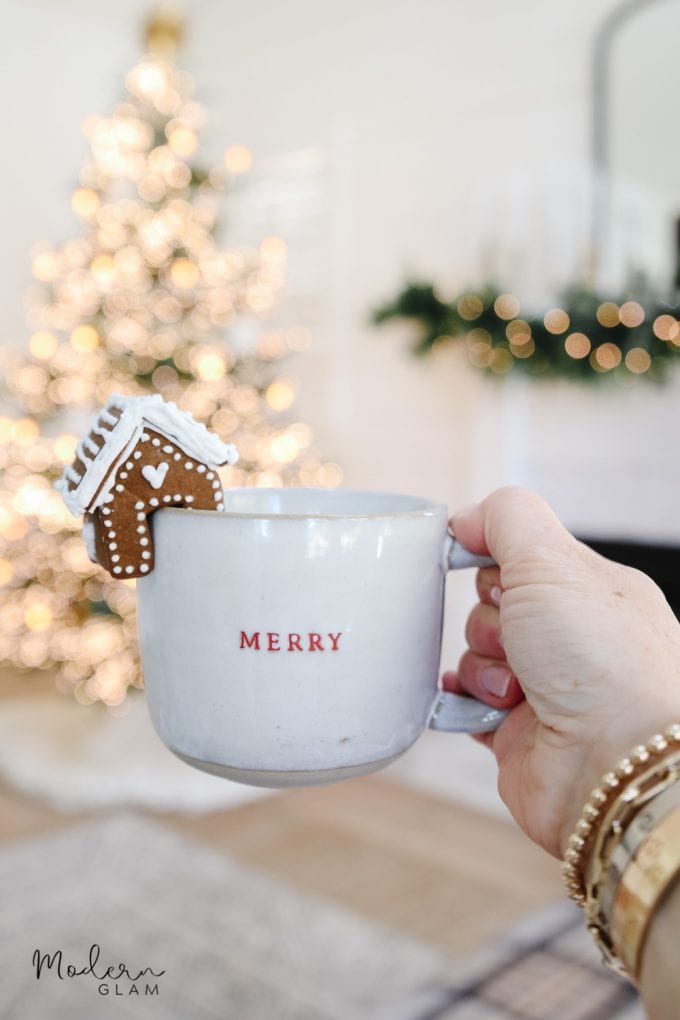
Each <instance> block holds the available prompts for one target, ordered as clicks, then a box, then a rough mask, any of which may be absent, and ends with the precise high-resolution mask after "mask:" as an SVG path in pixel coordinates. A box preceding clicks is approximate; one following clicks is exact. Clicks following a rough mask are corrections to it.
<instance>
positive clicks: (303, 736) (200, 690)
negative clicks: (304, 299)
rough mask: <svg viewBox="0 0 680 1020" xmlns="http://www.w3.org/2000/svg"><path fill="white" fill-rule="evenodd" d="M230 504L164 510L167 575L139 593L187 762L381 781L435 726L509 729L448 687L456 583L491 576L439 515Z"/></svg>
mask: <svg viewBox="0 0 680 1020" xmlns="http://www.w3.org/2000/svg"><path fill="white" fill-rule="evenodd" d="M224 501H225V506H226V510H225V511H224V512H222V513H217V512H214V511H200V510H184V509H182V510H172V509H168V510H160V511H159V512H158V513H156V514H155V515H154V517H153V537H154V543H155V549H156V565H155V569H154V571H153V573H152V574H150V575H149V576H148V577H145V578H143V579H141V580H140V581H138V585H137V591H138V596H139V626H140V639H141V648H142V660H143V667H144V678H145V684H146V691H147V696H148V702H149V709H150V713H151V718H152V721H153V724H154V726H155V728H156V730H157V732H158V734H159V736H160V737H161V739H162V740H163V741H164V742H165V743H166V744H167V746H168V747H169V748H170V749H171V750H172V751H174V753H175V754H177V755H179V756H180V757H181V758H183V759H184V760H185V761H187V762H189V763H190V764H192V765H195V766H197V767H198V768H201V769H204V770H206V771H208V772H214V773H217V774H219V775H223V776H226V777H228V778H230V779H236V780H238V781H241V782H246V783H253V784H256V785H263V786H293V785H303V784H311V783H319V782H329V781H332V780H336V779H342V778H345V777H348V776H351V775H358V774H361V773H364V772H370V771H373V770H375V769H378V768H381V767H382V766H383V765H386V764H387V763H389V762H390V761H392V760H393V759H394V758H396V757H397V756H398V755H400V754H402V753H403V752H404V751H405V750H406V749H407V748H408V747H410V746H411V744H412V743H413V742H414V741H415V740H416V739H417V737H418V736H419V734H420V733H421V732H422V731H423V729H424V728H425V727H426V726H427V725H428V724H430V725H433V726H434V727H435V728H439V729H451V730H458V731H461V730H464V731H468V732H469V731H473V732H474V731H482V730H488V729H493V728H495V726H497V725H498V723H499V721H500V719H501V718H502V713H498V712H494V711H493V710H489V709H488V707H487V706H484V705H481V704H480V703H479V702H476V701H474V700H472V699H468V698H457V697H456V696H455V695H449V694H442V693H441V692H438V690H437V679H438V673H439V657H440V650H441V632H442V613H443V599H444V577H445V573H446V570H447V569H449V568H450V567H452V566H453V567H455V566H458V565H460V566H466V565H473V564H475V563H478V562H480V561H479V560H478V558H475V557H470V556H469V555H468V554H465V553H464V551H463V550H460V549H459V547H458V549H456V548H455V545H454V543H453V541H452V539H451V538H450V536H448V534H447V516H448V515H447V510H446V507H445V506H444V505H443V504H439V503H432V502H429V501H427V500H424V499H418V498H416V497H412V496H398V495H391V494H388V493H371V492H351V491H346V490H333V491H329V490H323V489H254V488H250V489H232V490H229V491H227V492H226V493H225V496H224ZM458 560H460V562H458ZM486 562H488V561H486Z"/></svg>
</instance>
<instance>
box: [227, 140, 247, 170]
mask: <svg viewBox="0 0 680 1020" xmlns="http://www.w3.org/2000/svg"><path fill="white" fill-rule="evenodd" d="M224 165H225V167H226V168H227V170H228V171H229V173H231V174H245V173H247V171H248V170H250V168H251V166H252V165H253V154H252V152H251V151H250V149H248V148H246V146H245V145H230V146H229V148H228V149H227V151H226V152H225V154H224Z"/></svg>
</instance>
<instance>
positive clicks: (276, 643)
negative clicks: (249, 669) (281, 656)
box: [240, 630, 342, 652]
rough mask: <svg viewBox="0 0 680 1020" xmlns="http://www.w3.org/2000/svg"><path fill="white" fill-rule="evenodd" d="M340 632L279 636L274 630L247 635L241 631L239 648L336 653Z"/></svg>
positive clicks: (265, 650) (258, 650)
mask: <svg viewBox="0 0 680 1020" xmlns="http://www.w3.org/2000/svg"><path fill="white" fill-rule="evenodd" d="M341 637H342V631H338V633H337V634H317V633H316V632H315V631H308V632H307V633H306V634H279V632H278V631H275V630H267V631H262V632H260V631H259V630H254V631H252V633H250V634H249V633H248V632H247V631H245V630H242V631H241V645H240V647H241V648H252V649H253V650H254V651H256V652H260V651H263V652H337V651H338V649H339V646H340V638H341Z"/></svg>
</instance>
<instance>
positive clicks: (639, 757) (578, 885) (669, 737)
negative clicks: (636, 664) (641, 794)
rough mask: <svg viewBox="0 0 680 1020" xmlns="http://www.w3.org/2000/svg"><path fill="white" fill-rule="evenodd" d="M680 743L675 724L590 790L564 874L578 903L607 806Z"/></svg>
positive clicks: (637, 749)
mask: <svg viewBox="0 0 680 1020" xmlns="http://www.w3.org/2000/svg"><path fill="white" fill-rule="evenodd" d="M673 746H675V747H679V746H680V723H673V725H672V726H669V727H668V729H667V730H666V731H665V732H664V733H663V734H660V733H656V734H654V736H653V737H651V738H650V739H649V740H648V741H647V744H646V745H645V744H638V745H637V746H636V747H634V748H633V750H632V751H631V752H630V754H628V755H627V756H626V757H625V758H621V760H620V761H619V762H617V764H616V765H615V766H614V768H613V770H612V771H611V772H605V774H604V775H603V777H602V779H601V780H600V783H599V785H598V786H596V787H594V789H593V790H592V791H591V793H590V797H589V798H588V800H587V801H586V804H585V805H584V808H583V810H582V812H581V816H580V818H579V820H578V821H577V823H576V828H575V829H574V832H573V833H572V835H571V836H570V837H569V839H568V841H567V849H566V851H565V854H564V863H563V865H562V875H563V877H564V881H565V884H566V886H567V893H568V894H569V897H570V898H571V899H572V900H575V902H576V903H578V904H579V906H583V905H584V904H585V901H586V886H585V880H584V870H585V868H584V865H585V858H586V853H587V850H588V847H589V846H590V845H591V843H592V841H593V838H594V836H595V833H596V832H597V826H598V823H599V822H601V821H602V819H603V818H604V815H605V813H606V811H607V808H608V807H609V806H610V805H611V804H612V802H613V801H614V799H615V798H616V797H617V795H618V794H619V793H620V791H621V788H622V786H625V785H627V784H628V783H629V782H630V781H631V780H632V779H634V778H635V777H636V776H637V775H639V774H640V773H641V772H644V771H645V769H647V768H649V765H650V763H651V762H652V761H653V760H654V759H655V758H657V759H658V758H659V757H660V756H661V755H663V754H665V753H666V752H667V751H668V749H669V747H673Z"/></svg>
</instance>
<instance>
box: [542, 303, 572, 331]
mask: <svg viewBox="0 0 680 1020" xmlns="http://www.w3.org/2000/svg"><path fill="white" fill-rule="evenodd" d="M569 322H570V320H569V316H568V315H567V313H566V312H565V311H564V309H563V308H551V309H550V311H549V312H546V313H545V315H544V317H543V323H544V325H545V328H546V329H547V330H548V332H549V333H555V334H556V335H557V334H559V333H566V331H567V330H568V329H569Z"/></svg>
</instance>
